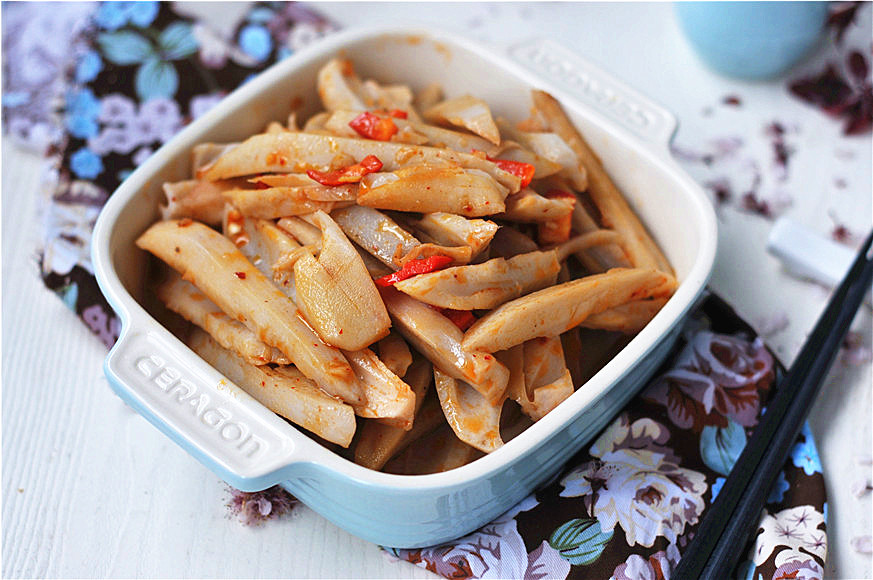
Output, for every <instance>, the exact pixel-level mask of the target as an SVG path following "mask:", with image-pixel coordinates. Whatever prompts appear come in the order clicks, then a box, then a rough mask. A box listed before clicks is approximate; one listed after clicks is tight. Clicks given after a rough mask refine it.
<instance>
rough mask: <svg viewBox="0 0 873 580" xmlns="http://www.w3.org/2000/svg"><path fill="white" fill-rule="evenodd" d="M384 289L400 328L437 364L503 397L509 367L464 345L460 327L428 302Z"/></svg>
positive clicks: (491, 398) (479, 388)
mask: <svg viewBox="0 0 873 580" xmlns="http://www.w3.org/2000/svg"><path fill="white" fill-rule="evenodd" d="M381 293H382V299H383V300H384V302H385V306H386V307H387V308H388V312H389V313H390V314H391V320H392V321H393V322H394V326H395V328H396V329H397V331H398V332H400V334H402V335H403V337H404V338H405V339H406V340H407V341H409V343H410V344H411V345H412V346H413V347H415V349H416V350H418V352H420V353H422V354H423V355H424V356H426V357H427V358H428V359H429V360H430V361H431V362H432V363H433V365H434V367H436V368H439V369H441V370H442V371H443V372H444V373H446V374H448V375H450V376H452V377H455V378H458V379H461V380H462V381H465V382H467V383H469V384H470V385H472V386H473V388H475V389H476V390H477V391H479V392H480V393H481V394H482V395H484V396H485V398H486V399H487V400H488V401H489V402H492V403H494V404H496V403H497V402H498V401H500V400H501V398H502V396H503V392H504V391H505V390H506V383H507V381H508V380H509V371H508V370H507V369H506V367H505V366H503V365H502V364H500V363H499V362H498V361H497V359H495V358H494V356H493V355H490V354H488V353H483V352H474V351H469V350H466V349H465V348H463V347H462V346H461V340H462V338H463V336H464V334H463V332H462V331H461V329H460V328H458V327H457V326H456V325H455V324H454V323H453V322H452V321H451V320H449V319H448V318H446V317H445V316H443V315H442V314H440V313H439V312H437V311H436V310H434V309H433V308H431V307H430V306H428V305H427V304H424V303H423V302H419V301H418V300H416V299H414V298H411V297H409V296H407V295H405V294H403V293H402V292H399V291H397V290H395V289H394V288H390V287H389V288H382V291H381Z"/></svg>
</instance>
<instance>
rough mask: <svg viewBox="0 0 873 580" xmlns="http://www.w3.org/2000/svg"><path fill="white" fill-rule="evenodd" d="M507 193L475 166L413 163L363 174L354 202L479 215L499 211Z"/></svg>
mask: <svg viewBox="0 0 873 580" xmlns="http://www.w3.org/2000/svg"><path fill="white" fill-rule="evenodd" d="M507 193H508V190H507V189H506V188H505V187H504V186H502V185H501V184H500V183H498V182H497V181H496V180H495V179H494V178H493V177H492V176H490V175H488V174H487V173H485V172H483V171H480V170H478V169H464V168H462V167H453V166H449V165H413V166H410V167H405V168H402V169H398V170H397V171H394V172H393V173H372V174H370V175H367V176H365V177H364V178H363V179H362V180H361V186H360V190H359V191H358V204H360V205H364V206H369V207H375V208H379V209H390V210H396V211H410V212H420V213H428V212H435V211H442V212H449V213H456V214H458V215H462V216H465V217H480V216H486V215H493V214H497V213H500V212H502V211H503V210H504V208H505V206H504V202H503V200H504V199H505V198H506V194H507Z"/></svg>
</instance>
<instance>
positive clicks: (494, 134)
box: [424, 95, 500, 145]
mask: <svg viewBox="0 0 873 580" xmlns="http://www.w3.org/2000/svg"><path fill="white" fill-rule="evenodd" d="M424 118H425V119H427V120H428V121H430V122H432V123H438V124H444V125H451V126H454V127H461V128H463V129H467V130H468V131H470V132H471V133H474V134H476V135H479V136H480V137H482V138H483V139H487V140H488V141H490V142H491V143H493V144H494V145H500V131H499V130H498V129H497V124H496V123H495V122H494V118H493V117H492V116H491V109H489V108H488V103H486V102H485V101H483V100H482V99H477V98H476V97H474V96H472V95H463V96H460V97H455V98H452V99H446V100H444V101H442V102H440V103H437V104H436V105H434V106H432V107H431V108H430V109H428V110H426V111H425V112H424Z"/></svg>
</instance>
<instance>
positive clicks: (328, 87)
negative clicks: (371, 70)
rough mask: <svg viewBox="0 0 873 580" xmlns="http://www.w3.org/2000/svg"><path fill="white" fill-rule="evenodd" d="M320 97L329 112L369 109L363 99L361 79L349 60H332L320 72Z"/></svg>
mask: <svg viewBox="0 0 873 580" xmlns="http://www.w3.org/2000/svg"><path fill="white" fill-rule="evenodd" d="M317 88H318V96H319V97H320V98H321V102H322V104H324V106H325V108H326V109H328V110H329V111H335V110H342V109H344V110H349V111H363V110H364V109H366V108H367V105H366V104H364V99H363V98H361V96H360V92H361V79H360V78H358V75H357V74H355V68H354V66H353V65H352V62H351V61H350V60H348V59H339V58H334V59H331V60H330V61H329V62H328V63H327V64H326V65H324V66H323V67H321V69H320V70H319V71H318V79H317Z"/></svg>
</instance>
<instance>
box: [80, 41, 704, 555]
mask: <svg viewBox="0 0 873 580" xmlns="http://www.w3.org/2000/svg"><path fill="white" fill-rule="evenodd" d="M340 52H342V53H344V54H346V55H349V56H353V57H354V61H355V64H356V68H357V69H358V71H359V72H360V73H361V75H362V76H364V77H373V78H377V79H379V80H381V81H383V82H403V83H408V84H412V85H413V86H424V85H425V84H428V83H432V82H438V83H440V84H441V85H443V87H444V88H445V90H446V92H447V94H449V95H451V94H460V93H470V94H474V95H477V96H479V97H482V98H484V99H485V100H486V101H488V102H489V103H490V104H491V105H492V107H493V109H494V110H495V111H496V112H497V113H498V114H500V115H502V116H505V117H507V118H515V119H521V118H524V117H526V116H527V114H528V110H529V106H530V101H529V90H530V88H531V87H537V88H541V89H544V90H546V91H548V92H550V93H552V94H553V95H554V96H555V97H557V98H558V99H559V100H560V101H561V102H562V103H563V104H564V106H565V108H566V110H567V112H568V114H569V115H570V116H571V118H572V119H573V121H574V122H575V123H576V124H577V125H578V126H579V127H580V128H581V129H582V131H583V132H584V133H585V134H586V135H587V137H588V139H589V141H590V142H591V144H592V146H593V147H594V149H595V150H596V151H598V152H599V154H600V155H601V156H602V159H603V162H604V164H605V166H606V167H607V169H608V170H609V171H610V172H611V173H612V175H613V176H614V178H615V180H616V182H617V183H618V185H619V187H620V188H621V189H622V190H623V191H624V192H625V193H626V195H627V197H628V198H629V200H630V202H631V203H632V205H633V206H634V208H635V209H636V210H637V212H638V213H639V215H640V216H641V217H642V219H643V221H644V222H645V223H646V224H647V226H648V227H649V229H650V230H651V232H652V233H653V235H654V237H655V238H656V239H657V241H658V242H659V244H660V245H661V247H662V248H663V250H664V252H665V253H666V255H667V256H668V258H669V259H670V260H671V262H672V264H673V265H674V267H675V269H676V272H677V274H678V276H679V279H680V281H681V285H680V286H679V288H678V291H677V292H676V294H675V295H674V296H673V298H671V299H670V301H669V302H668V303H667V305H666V306H665V307H664V308H663V310H661V312H660V313H659V314H658V315H657V316H656V317H655V319H654V320H652V322H651V323H650V324H649V325H648V326H647V327H646V328H645V329H644V330H643V331H642V332H640V334H639V335H638V336H636V337H635V338H634V339H633V341H632V342H631V343H630V344H629V345H628V346H627V347H626V348H625V349H623V350H622V351H621V352H620V353H619V354H618V355H617V356H616V357H615V358H614V359H613V360H612V361H611V362H610V363H609V364H607V365H606V366H605V367H604V368H603V369H602V370H601V371H600V372H599V373H598V374H597V375H596V376H595V377H594V378H592V379H591V380H590V381H589V382H588V383H586V384H585V385H584V386H583V387H582V388H580V389H578V390H577V392H576V393H575V394H574V395H573V396H571V397H570V398H569V399H568V400H566V401H565V402H564V403H562V404H561V405H560V406H558V408H556V409H555V410H554V411H552V412H551V413H549V414H548V415H547V416H546V417H545V418H543V419H542V420H540V421H539V422H537V423H536V424H534V425H533V426H532V427H530V428H529V429H528V430H527V431H525V432H524V433H522V434H521V435H519V436H518V437H516V438H515V439H513V440H512V441H510V442H509V443H507V444H506V445H505V446H503V447H502V448H500V449H498V450H497V451H495V452H494V453H492V454H490V455H488V456H486V457H483V458H481V459H479V460H477V461H475V462H473V463H471V464H469V465H466V466H464V467H461V468H458V469H454V470H452V471H449V472H446V473H441V474H434V475H425V476H398V475H391V474H385V473H379V472H375V471H371V470H369V469H365V468H363V467H361V466H358V465H355V464H354V463H352V462H350V461H348V460H346V459H344V458H342V457H340V456H338V455H336V454H335V453H333V452H331V451H329V450H327V449H325V448H323V447H321V446H320V445H318V444H317V443H316V442H314V441H313V440H312V439H310V438H309V437H307V436H306V435H304V434H302V433H301V432H299V431H298V430H297V429H295V428H294V427H293V426H292V425H290V424H288V423H287V422H285V421H284V420H282V419H280V418H279V417H277V416H276V415H274V414H273V413H271V412H270V411H268V410H267V409H266V408H265V407H263V406H261V405H260V404H259V403H258V402H256V401H255V400H254V399H252V398H251V397H249V396H248V395H247V394H246V393H244V392H243V391H242V390H240V389H239V388H237V387H236V386H234V385H233V384H231V383H230V382H229V381H228V380H227V379H225V378H224V377H222V375H220V374H219V373H218V372H217V371H216V370H215V369H213V368H212V367H210V366H209V365H208V364H206V363H205V362H204V361H203V360H202V359H200V358H199V357H198V356H197V355H195V354H194V353H193V352H192V351H191V350H189V349H188V348H187V347H186V346H185V345H184V344H183V343H182V342H181V341H180V340H178V339H177V338H176V337H175V336H173V335H172V334H171V333H170V332H169V331H168V330H167V329H166V328H164V327H163V326H161V325H160V324H159V323H158V322H157V321H156V320H155V319H154V317H153V316H152V315H151V314H150V313H149V312H148V311H147V310H146V308H145V307H144V305H143V304H144V301H143V299H142V289H143V286H144V276H145V266H146V263H147V261H146V256H145V254H144V253H143V252H141V251H139V250H138V249H137V248H136V247H135V245H134V240H135V239H136V238H137V237H138V236H139V234H140V233H141V232H143V231H144V230H145V229H146V228H147V227H148V226H149V224H151V223H152V222H153V221H155V220H156V219H158V209H157V208H158V204H159V201H160V199H161V197H162V194H161V184H162V183H163V182H164V181H166V180H179V179H183V178H186V177H187V171H188V167H189V158H188V153H189V151H190V149H191V148H192V146H193V145H194V144H196V143H198V142H202V141H232V140H238V139H242V138H244V137H246V136H248V135H250V134H252V133H255V132H258V131H260V130H262V128H263V127H264V126H265V125H266V123H267V121H270V120H282V119H285V118H286V117H287V114H288V110H289V104H290V103H291V102H292V101H293V100H295V99H297V98H298V97H299V98H301V99H302V102H303V103H304V106H305V107H306V108H307V109H308V110H309V111H314V110H316V109H317V108H318V106H319V104H318V99H317V95H316V92H315V75H316V71H317V70H318V68H319V67H320V66H321V65H322V64H323V63H324V62H325V61H326V60H327V59H329V58H331V57H332V56H334V55H336V54H337V53H340ZM674 129H675V122H674V119H673V118H672V117H671V116H670V115H669V114H668V113H667V112H666V111H665V110H664V109H662V108H661V107H659V106H657V105H655V104H653V103H651V102H649V101H648V100H647V99H645V98H643V97H642V96H640V95H639V94H637V93H636V92H634V91H633V90H631V89H629V88H627V87H625V86H622V85H621V84H619V83H617V82H616V81H614V80H613V79H611V78H610V77H609V76H607V75H606V74H604V73H603V72H601V71H599V70H597V69H595V68H593V67H592V66H590V65H589V64H587V63H586V62H585V61H584V60H582V59H580V58H579V57H578V56H576V55H574V54H572V53H570V52H568V51H566V50H564V49H562V48H560V47H558V46H556V45H554V44H552V43H551V42H549V41H534V42H530V43H525V44H522V45H519V46H516V47H515V48H513V49H511V50H510V51H509V52H508V53H507V54H495V53H494V52H492V51H490V50H487V49H485V48H483V47H481V46H477V45H475V44H474V43H472V42H469V41H467V40H465V39H460V38H456V37H453V36H451V35H448V34H444V33H441V32H433V31H425V30H416V31H410V30H409V29H404V30H399V29H396V28H395V29H378V30H373V29H368V30H350V31H347V32H344V33H341V34H337V35H335V36H332V37H330V38H328V39H325V40H323V41H321V42H320V43H319V44H318V45H316V46H315V47H313V48H311V49H307V50H305V51H302V52H300V53H298V54H296V55H294V56H292V57H290V58H288V59H287V60H284V61H282V62H281V63H279V64H277V65H276V66H275V67H273V68H271V69H270V70H268V71H266V72H265V73H263V74H262V75H260V76H259V77H258V78H256V79H254V80H252V81H250V82H248V83H246V84H245V85H244V86H243V87H241V88H240V89H239V90H238V91H236V92H234V93H233V94H231V95H229V96H228V97H227V98H226V99H225V100H224V101H222V102H221V103H220V104H219V105H218V106H217V107H216V108H215V109H213V110H212V111H210V112H209V113H208V114H207V115H205V116H204V117H202V118H201V119H199V120H197V121H196V122H194V123H193V124H191V125H190V126H189V127H187V128H186V129H185V130H184V131H183V132H182V133H180V134H179V135H178V136H177V137H176V138H175V139H173V140H172V141H171V142H169V143H167V144H166V145H165V146H164V147H163V148H161V149H160V150H159V151H157V152H156V153H155V154H154V155H153V156H152V157H151V158H150V159H149V160H148V161H147V162H146V163H144V164H143V165H142V166H141V167H140V168H139V169H137V170H136V171H135V172H134V173H133V174H132V175H131V176H130V178H128V179H127V180H126V181H125V182H124V183H123V184H122V185H121V187H120V188H119V189H118V190H117V191H116V192H115V193H114V194H113V196H112V197H111V199H110V200H109V203H107V204H106V207H105V208H104V210H103V212H102V214H101V215H100V218H99V220H98V222H97V225H96V228H95V231H94V237H93V260H94V267H95V271H96V274H97V279H98V281H99V283H100V287H101V289H102V290H103V292H104V293H105V295H106V297H107V299H108V300H109V302H110V303H111V304H112V306H113V308H115V310H116V311H117V312H118V314H119V316H120V317H121V320H122V332H121V337H120V339H119V341H118V343H117V344H116V345H115V347H114V348H113V349H112V351H111V352H110V353H109V356H108V357H107V359H106V364H105V370H106V375H107V376H108V377H109V381H110V383H111V385H112V387H113V388H114V389H115V391H116V392H117V393H118V395H119V396H121V397H122V398H123V399H124V400H125V401H126V402H127V403H129V404H130V405H131V406H132V407H133V408H135V409H136V410H137V411H139V412H140V413H141V414H142V415H143V416H144V417H146V418H147V419H148V420H149V421H151V422H152V423H153V424H154V425H155V426H156V427H158V429H160V430H161V431H163V432H164V433H165V434H166V435H167V436H169V437H170V438H171V439H173V440H174V441H176V442H177V443H178V444H179V445H181V446H182V447H183V448H184V449H186V450H187V451H188V452H189V453H190V454H191V455H193V456H194V457H195V458H197V459H198V460H199V461H201V462H202V463H203V464H204V465H206V466H207V467H208V468H209V469H211V470H213V471H214V472H215V473H216V474H217V475H218V476H219V477H221V478H222V479H224V480H225V481H226V482H227V483H229V484H230V485H232V486H234V487H237V488H239V489H243V490H257V489H263V488H266V487H269V486H272V485H274V484H281V485H283V486H285V487H286V488H287V489H288V490H289V491H290V492H291V493H293V494H294V495H295V496H297V497H298V498H299V499H300V500H301V501H303V502H304V503H306V504H307V505H308V506H310V507H311V508H312V509H314V510H315V511H317V512H319V513H321V514H322V515H323V516H324V517H326V518H328V519H329V520H331V521H333V522H335V523H336V524H338V525H339V526H341V527H343V528H345V529H346V530H348V531H350V532H351V533H353V534H355V535H357V536H360V537H362V538H365V539H367V540H370V541H373V542H376V543H378V544H381V545H385V546H394V547H419V546H425V545H432V544H435V543H438V542H441V541H445V540H449V539H452V538H456V537H458V536H461V535H463V534H466V533H467V532H470V531H472V530H474V529H476V528H477V527H479V526H481V525H483V524H485V523H487V522H488V521H490V520H491V519H493V518H495V517H496V516H498V515H500V514H501V513H502V512H503V511H505V510H507V509H508V508H510V507H511V506H513V505H514V504H515V503H516V502H518V501H520V500H521V499H523V498H524V497H525V496H526V495H527V494H529V493H530V492H531V491H532V490H533V489H534V488H536V487H537V486H538V485H540V484H542V483H543V482H545V481H546V480H548V479H549V478H550V477H552V476H553V475H554V474H555V473H556V471H557V470H558V469H559V468H560V467H561V465H562V464H564V463H565V462H566V461H567V459H569V458H570V456H571V455H572V454H573V453H574V452H575V451H576V450H578V449H579V448H580V447H581V446H582V445H583V444H585V443H586V442H587V441H589V440H590V439H591V438H592V437H593V436H594V435H596V433H597V432H598V431H599V430H600V429H601V428H603V427H604V426H605V425H606V423H607V422H608V421H609V420H610V418H611V417H612V416H613V415H614V414H615V413H617V412H618V411H619V410H620V409H621V407H622V406H623V405H624V404H625V403H626V402H627V401H628V399H630V397H631V396H632V395H633V394H634V393H635V392H636V391H637V389H638V388H639V387H640V386H642V384H643V382H644V381H645V380H646V379H647V378H648V377H649V376H650V375H651V374H652V373H653V372H654V371H655V369H656V368H657V367H658V365H659V364H660V363H661V361H662V359H663V357H664V356H665V355H666V353H667V352H668V351H669V350H670V348H671V346H672V345H673V343H674V341H675V339H676V337H677V334H678V332H679V327H680V322H681V320H682V319H683V317H684V316H685V315H686V313H687V312H688V311H689V309H690V308H691V307H692V305H693V304H694V303H695V301H696V300H697V298H698V297H699V296H700V294H701V292H702V291H703V289H704V286H705V284H706V281H707V279H708V277H709V275H710V271H711V269H712V265H713V260H714V257H715V250H716V220H715V217H714V213H713V210H712V208H711V206H710V204H709V202H708V200H707V199H706V197H705V195H704V194H703V192H702V191H701V190H700V188H699V187H698V186H697V185H696V184H695V183H694V182H693V181H692V180H691V179H690V178H689V177H688V176H686V175H685V174H684V173H683V172H682V171H681V170H680V169H679V168H678V166H677V165H676V163H675V162H674V161H673V160H672V159H671V158H670V155H669V151H668V142H669V139H670V137H671V135H672V133H673V131H674Z"/></svg>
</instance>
